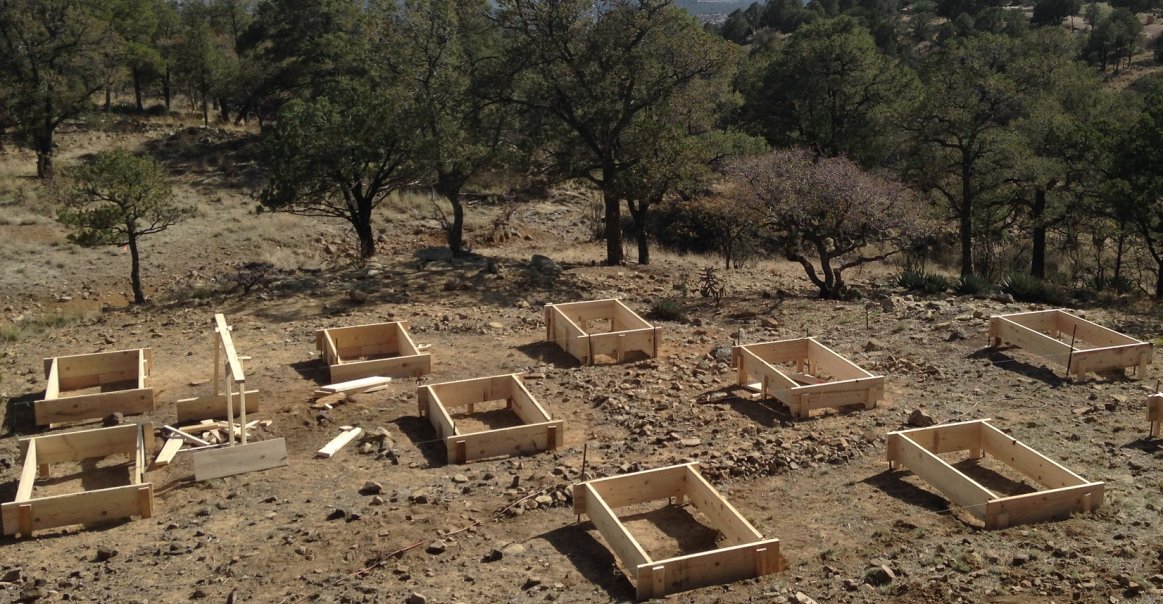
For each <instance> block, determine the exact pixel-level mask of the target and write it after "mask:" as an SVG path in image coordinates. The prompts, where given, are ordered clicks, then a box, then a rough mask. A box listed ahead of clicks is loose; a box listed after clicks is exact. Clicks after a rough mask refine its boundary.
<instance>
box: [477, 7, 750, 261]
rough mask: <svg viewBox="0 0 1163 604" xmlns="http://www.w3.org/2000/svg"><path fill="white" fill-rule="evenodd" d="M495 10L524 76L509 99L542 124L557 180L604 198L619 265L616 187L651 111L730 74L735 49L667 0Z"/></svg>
mask: <svg viewBox="0 0 1163 604" xmlns="http://www.w3.org/2000/svg"><path fill="white" fill-rule="evenodd" d="M498 4H499V6H500V12H499V16H500V21H501V24H502V27H504V29H505V31H506V33H507V34H508V38H509V41H510V48H509V51H510V56H509V59H508V63H509V64H510V65H514V66H521V68H522V69H521V72H520V73H519V75H518V78H517V81H516V86H515V92H514V93H513V94H512V95H509V96H508V97H507V100H508V101H509V102H512V103H515V104H517V105H518V106H520V107H522V108H524V109H525V110H526V111H527V112H529V113H530V114H532V115H534V116H536V117H534V118H533V123H538V125H539V126H540V127H541V128H542V129H543V134H544V136H543V139H544V140H546V141H548V142H549V145H548V146H549V147H550V148H549V149H548V150H547V151H546V152H545V153H544V155H547V156H549V158H550V160H551V167H552V168H553V169H554V171H555V172H557V173H559V174H561V175H563V176H572V177H581V178H585V179H587V180H589V181H591V182H592V183H593V184H594V185H596V186H597V187H598V188H599V189H600V190H601V191H602V196H603V205H604V211H605V238H606V263H607V264H610V265H616V264H621V263H622V259H623V251H622V225H621V222H622V221H621V217H622V214H621V204H622V201H623V199H622V194H623V193H622V192H623V191H624V190H625V189H624V188H623V187H622V186H621V184H620V180H621V179H622V178H623V177H624V175H625V174H626V173H627V171H628V170H630V169H631V168H633V166H634V165H636V164H638V163H640V162H641V161H642V160H643V157H642V155H641V153H642V152H644V151H645V150H646V149H645V148H644V146H643V145H631V144H627V143H628V142H629V140H630V139H632V138H633V137H634V136H635V134H634V132H635V129H636V128H637V127H638V126H639V125H641V124H642V123H643V122H644V121H647V120H648V118H647V116H648V115H649V114H650V113H651V112H652V111H656V110H658V108H660V107H662V106H664V105H666V104H668V103H672V102H674V101H675V99H677V98H679V97H682V96H683V95H685V94H688V93H689V91H691V90H692V89H693V88H695V86H696V83H697V82H698V81H699V80H702V79H708V78H710V79H713V78H715V77H717V76H718V74H721V73H723V72H729V70H730V68H731V66H732V65H734V63H735V62H736V57H735V52H736V51H735V50H734V47H733V45H731V44H730V43H728V42H726V41H724V40H722V39H719V38H717V37H715V36H712V35H709V34H707V33H706V32H704V31H703V30H702V28H701V27H699V25H698V23H697V22H696V21H695V20H694V18H693V17H691V16H690V15H689V14H688V13H686V12H685V11H683V10H682V9H679V8H677V7H676V6H674V5H673V2H672V1H671V0H600V1H599V0H561V1H556V2H537V1H532V0H501V1H500V2H498Z"/></svg>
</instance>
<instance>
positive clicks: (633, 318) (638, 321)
mask: <svg viewBox="0 0 1163 604" xmlns="http://www.w3.org/2000/svg"><path fill="white" fill-rule="evenodd" d="M614 323H617V324H619V328H618V329H613V330H611V331H631V330H635V329H654V326H653V325H651V324H650V322H649V321H647V320H646V319H643V318H642V317H641V316H639V315H638V313H636V312H634V311H633V310H631V309H630V307H629V306H626V304H625V303H624V302H622V301H621V300H614V315H613V320H612V321H611V324H614Z"/></svg>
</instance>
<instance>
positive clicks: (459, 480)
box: [452, 474, 468, 484]
mask: <svg viewBox="0 0 1163 604" xmlns="http://www.w3.org/2000/svg"><path fill="white" fill-rule="evenodd" d="M452 482H455V483H458V484H463V483H466V482H468V476H465V475H464V474H454V475H453V476H452Z"/></svg>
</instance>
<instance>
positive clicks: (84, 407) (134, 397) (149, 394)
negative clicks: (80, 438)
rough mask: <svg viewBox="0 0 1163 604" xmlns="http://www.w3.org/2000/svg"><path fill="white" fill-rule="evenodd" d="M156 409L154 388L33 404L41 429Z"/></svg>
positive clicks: (79, 396) (68, 397)
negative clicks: (117, 414)
mask: <svg viewBox="0 0 1163 604" xmlns="http://www.w3.org/2000/svg"><path fill="white" fill-rule="evenodd" d="M156 408H157V404H156V402H155V396H154V390H153V389H152V388H145V389H134V390H115V391H112V392H101V393H96V394H81V395H76V396H64V397H61V398H56V399H44V400H40V401H36V402H35V403H33V413H34V414H35V415H36V425H38V426H47V425H49V424H57V423H63V422H75V421H82V420H87V419H98V418H103V417H106V416H108V415H112V414H114V413H122V414H124V415H141V414H142V413H148V412H150V411H153V410H154V409H156Z"/></svg>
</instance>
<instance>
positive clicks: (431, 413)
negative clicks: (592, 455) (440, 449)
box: [416, 374, 565, 463]
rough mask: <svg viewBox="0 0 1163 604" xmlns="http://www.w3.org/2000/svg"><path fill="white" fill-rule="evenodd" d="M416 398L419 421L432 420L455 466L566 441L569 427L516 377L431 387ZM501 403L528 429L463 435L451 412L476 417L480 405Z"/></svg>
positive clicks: (472, 380) (556, 446)
mask: <svg viewBox="0 0 1163 604" xmlns="http://www.w3.org/2000/svg"><path fill="white" fill-rule="evenodd" d="M416 396H417V398H418V399H419V406H420V416H421V417H424V416H427V417H428V419H429V421H431V422H432V425H433V426H434V427H435V428H436V434H437V435H438V436H439V437H440V438H441V439H443V440H444V446H445V448H446V449H447V451H448V461H449V462H451V463H467V462H470V461H473V460H477V459H485V458H488V457H497V456H501V455H520V454H522V453H532V452H535V451H545V450H548V449H556V448H558V447H560V446H562V443H563V441H564V438H565V436H564V431H565V422H564V421H562V420H554V419H553V417H552V416H550V415H549V412H548V411H546V410H545V408H544V407H542V406H541V403H538V402H537V399H535V398H533V395H532V394H530V393H529V390H528V389H527V388H525V383H524V382H522V381H521V378H520V377H518V376H517V375H515V374H509V375H498V376H493V377H483V378H475V379H471V380H460V381H456V382H444V383H440V384H427V385H424V386H420V387H419V388H418V389H417V390H416ZM498 400H504V401H505V403H506V408H507V409H509V410H511V411H512V412H513V413H514V414H516V415H517V417H518V418H520V419H521V421H522V422H524V425H521V426H513V427H510V428H499V429H496V430H483V431H480V432H470V433H464V432H462V431H461V430H460V428H458V427H457V426H456V424H455V422H453V421H452V416H451V415H449V412H448V410H449V409H454V408H457V407H467V408H468V412H469V413H473V411H474V410H475V405H476V404H477V403H484V402H487V401H498Z"/></svg>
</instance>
